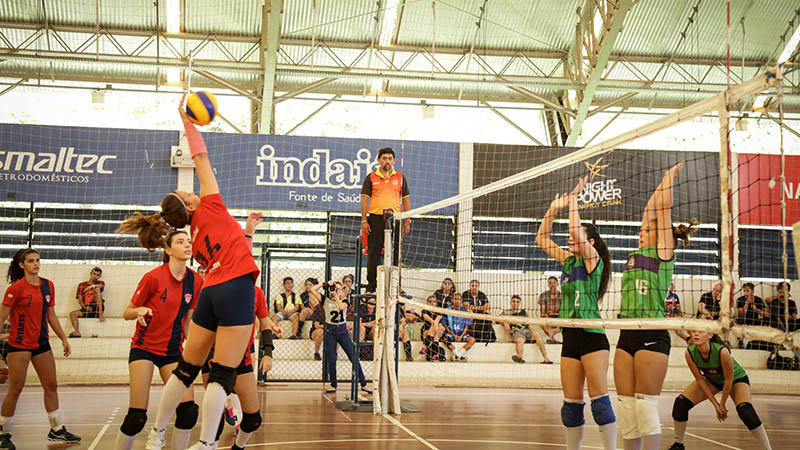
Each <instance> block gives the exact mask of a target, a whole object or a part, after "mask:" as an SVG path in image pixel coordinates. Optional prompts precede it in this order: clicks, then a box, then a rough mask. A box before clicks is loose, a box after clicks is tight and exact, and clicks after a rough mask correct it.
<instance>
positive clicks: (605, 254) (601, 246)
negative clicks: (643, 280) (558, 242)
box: [582, 223, 611, 301]
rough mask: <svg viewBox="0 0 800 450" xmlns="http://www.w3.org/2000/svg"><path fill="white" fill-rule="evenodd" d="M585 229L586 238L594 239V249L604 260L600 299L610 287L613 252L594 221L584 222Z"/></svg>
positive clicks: (598, 297) (598, 294)
mask: <svg viewBox="0 0 800 450" xmlns="http://www.w3.org/2000/svg"><path fill="white" fill-rule="evenodd" d="M582 226H583V229H584V230H586V239H587V240H588V239H594V249H595V250H597V254H598V255H600V259H602V260H603V275H602V276H601V278H600V290H599V292H598V293H597V300H598V301H600V300H601V299H602V298H603V295H605V293H606V290H607V289H608V282H609V281H610V280H611V252H610V251H609V250H608V245H606V241H604V240H603V238H602V237H600V232H599V231H597V227H596V226H594V224H592V223H584V224H582Z"/></svg>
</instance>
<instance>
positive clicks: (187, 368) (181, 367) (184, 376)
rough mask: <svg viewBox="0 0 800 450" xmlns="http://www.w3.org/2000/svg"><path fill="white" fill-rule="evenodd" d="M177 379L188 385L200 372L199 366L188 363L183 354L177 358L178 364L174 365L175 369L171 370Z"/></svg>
mask: <svg viewBox="0 0 800 450" xmlns="http://www.w3.org/2000/svg"><path fill="white" fill-rule="evenodd" d="M172 373H173V374H175V376H176V377H178V379H179V380H181V381H182V382H183V384H185V385H186V387H189V386H191V385H192V383H194V380H195V378H197V374H198V373H200V366H195V365H194V364H189V363H187V362H186V361H184V360H183V356H181V357H180V359H179V360H178V366H177V367H175V370H173V371H172Z"/></svg>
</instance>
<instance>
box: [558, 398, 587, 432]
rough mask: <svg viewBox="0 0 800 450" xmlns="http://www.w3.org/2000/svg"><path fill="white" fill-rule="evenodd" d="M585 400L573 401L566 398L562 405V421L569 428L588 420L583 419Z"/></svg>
mask: <svg viewBox="0 0 800 450" xmlns="http://www.w3.org/2000/svg"><path fill="white" fill-rule="evenodd" d="M583 405H584V403H583V402H578V403H573V402H570V401H567V400H564V404H563V405H561V423H563V424H564V426H565V427H567V428H572V427H579V426H581V425H583V424H584V423H585V422H586V421H585V420H584V419H583Z"/></svg>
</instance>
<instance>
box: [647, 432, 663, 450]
mask: <svg viewBox="0 0 800 450" xmlns="http://www.w3.org/2000/svg"><path fill="white" fill-rule="evenodd" d="M660 442H661V433H659V434H650V435H647V436H642V449H643V450H658V444H659V443H660Z"/></svg>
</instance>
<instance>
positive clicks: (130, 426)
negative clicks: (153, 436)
mask: <svg viewBox="0 0 800 450" xmlns="http://www.w3.org/2000/svg"><path fill="white" fill-rule="evenodd" d="M145 423H147V410H146V409H139V408H128V414H126V415H125V419H123V421H122V426H120V427H119V430H120V431H122V433H124V434H125V435H127V436H136V435H137V434H139V433H140V432H141V431H142V430H143V429H144V424H145Z"/></svg>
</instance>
